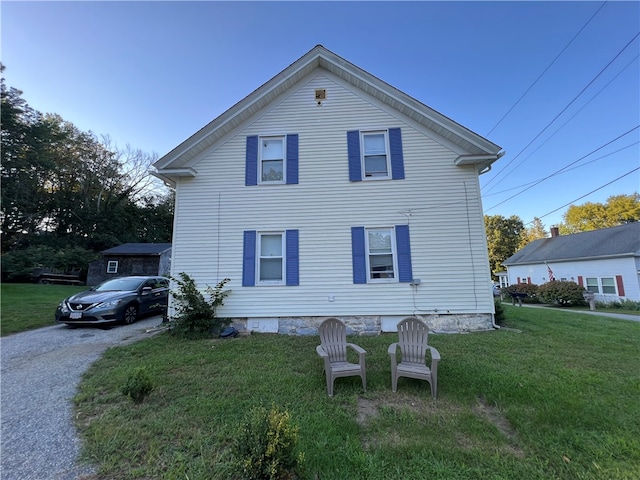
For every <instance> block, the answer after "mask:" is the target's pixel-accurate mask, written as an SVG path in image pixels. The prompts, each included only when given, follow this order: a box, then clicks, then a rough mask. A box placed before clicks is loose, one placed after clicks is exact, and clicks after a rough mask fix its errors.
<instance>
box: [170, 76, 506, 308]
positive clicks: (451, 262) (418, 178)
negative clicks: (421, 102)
mask: <svg viewBox="0 0 640 480" xmlns="http://www.w3.org/2000/svg"><path fill="white" fill-rule="evenodd" d="M317 88H323V89H326V91H327V99H326V100H325V101H323V103H322V105H321V106H318V105H317V103H316V101H315V100H314V90H315V89H317ZM390 127H401V129H402V141H403V154H404V168H405V179H404V180H385V181H362V182H350V181H349V173H348V162H347V137H346V132H347V131H349V130H362V129H370V128H371V129H375V128H390ZM292 133H295V134H298V135H299V184H297V185H257V186H249V187H247V186H245V184H244V182H245V147H246V137H247V136H249V135H268V134H292ZM426 133H427V132H424V131H423V130H422V129H421V128H420V127H418V126H416V125H414V124H413V123H412V122H410V121H408V120H407V119H406V118H405V117H403V116H402V115H400V114H398V113H397V112H395V111H389V109H387V108H383V107H382V106H381V105H379V104H378V103H377V102H376V101H374V100H373V99H371V98H367V97H366V96H363V95H362V94H360V93H358V92H356V91H353V89H352V87H347V86H346V85H345V84H344V83H343V82H342V81H341V80H339V79H338V78H337V77H334V76H333V75H332V74H330V73H328V72H323V71H316V72H315V73H313V74H312V75H310V76H309V77H308V78H307V79H305V80H304V81H303V82H300V84H298V86H297V87H296V88H295V89H292V91H290V92H289V94H288V95H286V96H284V97H282V98H281V99H280V101H279V102H276V103H275V104H272V105H271V106H270V108H269V109H267V110H266V111H263V112H262V114H261V115H259V116H257V117H256V118H254V119H253V120H252V121H251V122H249V123H248V124H246V125H245V126H244V127H243V128H242V129H241V130H240V131H237V132H235V134H234V135H233V136H230V137H229V138H227V139H226V140H225V141H224V142H222V143H221V144H218V145H216V146H215V148H214V149H213V150H212V151H210V152H209V153H208V154H206V156H205V157H204V158H202V159H200V160H199V161H198V162H197V163H195V164H194V165H193V168H194V169H195V170H196V171H197V176H196V177H195V178H183V179H181V180H180V182H179V185H178V188H177V203H176V224H175V234H174V242H173V245H174V251H173V258H172V274H173V275H174V276H175V275H177V274H178V273H180V272H186V273H188V274H189V275H191V276H192V277H194V278H195V280H196V282H197V283H198V284H199V285H200V286H202V287H204V286H205V285H212V286H213V285H215V284H216V282H217V281H219V280H221V279H222V278H225V277H228V278H230V279H231V282H230V283H229V284H228V285H227V287H228V288H230V289H231V290H232V293H231V295H230V296H229V297H227V299H226V301H225V306H224V307H223V308H222V309H221V310H220V314H221V315H224V316H229V317H249V318H251V317H282V316H326V315H408V314H412V313H416V312H419V311H424V312H425V313H427V312H428V311H433V310H436V309H437V310H438V311H446V310H450V311H452V312H468V313H490V312H492V311H493V303H492V297H491V293H490V284H489V273H488V258H487V252H486V243H485V239H484V235H483V228H484V226H483V220H482V212H481V205H480V201H479V188H478V179H477V174H476V173H475V172H474V170H473V167H471V166H469V167H456V166H454V160H455V158H456V157H457V156H458V153H456V152H454V151H452V150H451V149H450V148H448V147H447V146H445V145H444V144H443V143H444V142H442V143H439V142H438V141H436V140H434V139H433V138H431V137H430V136H429V135H427V134H426ZM407 223H408V224H409V225H410V238H411V256H412V267H413V276H414V278H419V279H420V280H421V284H420V285H419V286H418V287H415V288H414V287H411V286H410V285H409V284H407V283H397V282H395V283H382V284H367V285H354V284H353V277H352V263H351V262H352V260H351V227H352V226H366V227H377V226H381V227H383V226H393V225H404V224H407ZM272 229H273V230H284V229H298V230H299V257H300V263H299V272H300V285H298V286H255V287H243V286H242V258H243V252H242V241H243V231H244V230H258V231H260V230H272ZM330 298H333V301H329V299H330Z"/></svg>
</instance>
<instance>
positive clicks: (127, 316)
mask: <svg viewBox="0 0 640 480" xmlns="http://www.w3.org/2000/svg"><path fill="white" fill-rule="evenodd" d="M137 319H138V307H137V306H136V305H134V304H133V303H130V304H129V305H127V306H126V307H125V309H124V312H123V313H122V320H123V321H124V323H125V324H127V325H131V324H132V323H133V322H135V321H136V320H137Z"/></svg>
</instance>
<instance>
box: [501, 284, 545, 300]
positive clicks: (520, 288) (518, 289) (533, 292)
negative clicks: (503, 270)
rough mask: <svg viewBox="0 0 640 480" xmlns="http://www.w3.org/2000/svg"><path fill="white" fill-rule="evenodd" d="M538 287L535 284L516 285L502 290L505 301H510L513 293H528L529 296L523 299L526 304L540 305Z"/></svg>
mask: <svg viewBox="0 0 640 480" xmlns="http://www.w3.org/2000/svg"><path fill="white" fill-rule="evenodd" d="M538 288H539V287H538V285H536V284H534V283H516V284H515V285H509V286H508V287H505V288H503V289H502V295H503V297H504V298H505V299H507V300H510V299H511V294H512V293H526V294H527V296H526V297H525V298H523V299H522V301H523V302H524V303H539V300H538Z"/></svg>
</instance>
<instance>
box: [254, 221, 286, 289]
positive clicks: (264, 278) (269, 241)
mask: <svg viewBox="0 0 640 480" xmlns="http://www.w3.org/2000/svg"><path fill="white" fill-rule="evenodd" d="M257 240H258V241H257V245H256V246H257V258H258V261H257V262H256V269H257V271H256V278H257V279H258V282H257V283H258V284H259V285H283V284H284V279H285V276H284V267H285V248H284V232H258V238H257Z"/></svg>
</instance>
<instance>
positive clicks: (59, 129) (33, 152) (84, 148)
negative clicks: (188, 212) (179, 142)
mask: <svg viewBox="0 0 640 480" xmlns="http://www.w3.org/2000/svg"><path fill="white" fill-rule="evenodd" d="M3 71H4V66H2V65H0V72H3ZM22 94H23V92H22V91H20V90H18V89H16V88H13V87H7V86H6V85H5V79H4V76H3V77H2V79H1V80H0V101H1V105H0V120H1V127H2V130H1V147H2V148H1V151H0V155H1V157H0V161H1V164H0V173H1V201H2V204H1V211H0V216H1V218H0V220H1V233H2V239H1V248H2V274H3V279H5V280H7V279H24V277H25V276H26V275H28V273H29V272H30V271H31V270H32V269H33V268H35V267H49V268H54V269H59V270H66V269H71V268H77V267H80V268H83V269H85V270H86V267H87V265H88V262H89V261H91V260H93V259H95V258H97V257H98V255H99V252H101V251H102V250H105V249H107V248H111V247H114V246H116V245H120V244H122V243H127V242H147V243H148V242H171V236H172V226H173V200H174V198H173V192H172V191H171V190H169V189H168V188H167V187H165V186H164V185H163V184H162V183H161V182H160V181H159V180H158V179H156V178H155V177H152V176H151V175H149V173H148V170H149V167H150V166H151V164H152V163H153V161H155V156H154V155H152V154H148V153H145V152H143V151H141V150H138V149H134V148H132V147H130V146H128V145H127V146H126V147H125V148H118V147H117V146H116V145H114V144H113V142H111V140H110V139H109V137H102V138H100V139H99V138H98V137H97V136H96V135H95V134H94V133H93V132H91V131H89V132H84V131H82V130H80V129H79V128H77V127H76V126H75V125H73V124H72V123H71V122H68V121H65V120H64V119H63V118H62V117H60V116H59V115H56V114H50V113H47V114H42V113H41V112H39V111H37V110H35V109H33V108H31V107H30V106H29V105H28V103H27V101H26V100H25V99H24V98H23V97H22Z"/></svg>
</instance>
